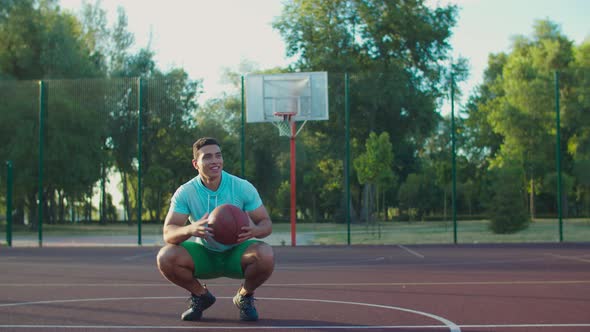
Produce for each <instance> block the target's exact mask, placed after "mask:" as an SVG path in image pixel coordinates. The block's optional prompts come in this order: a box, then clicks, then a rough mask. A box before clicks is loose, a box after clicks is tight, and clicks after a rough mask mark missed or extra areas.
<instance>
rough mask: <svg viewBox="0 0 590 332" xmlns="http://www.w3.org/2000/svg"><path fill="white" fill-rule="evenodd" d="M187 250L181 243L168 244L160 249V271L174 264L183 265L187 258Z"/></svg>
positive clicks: (157, 257)
mask: <svg viewBox="0 0 590 332" xmlns="http://www.w3.org/2000/svg"><path fill="white" fill-rule="evenodd" d="M186 254H187V252H186V249H184V248H183V247H181V246H179V245H174V244H167V245H165V246H164V247H162V248H161V249H160V251H159V252H158V255H157V256H156V261H157V263H158V268H159V269H160V271H163V270H166V269H169V268H171V267H172V266H174V265H182V263H181V262H182V261H183V260H185V257H184V256H186Z"/></svg>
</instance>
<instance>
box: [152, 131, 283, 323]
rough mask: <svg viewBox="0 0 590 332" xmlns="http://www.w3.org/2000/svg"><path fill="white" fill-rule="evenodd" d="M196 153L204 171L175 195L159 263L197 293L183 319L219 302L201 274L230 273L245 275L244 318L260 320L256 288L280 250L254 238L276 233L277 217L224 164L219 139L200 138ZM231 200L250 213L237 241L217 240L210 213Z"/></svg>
mask: <svg viewBox="0 0 590 332" xmlns="http://www.w3.org/2000/svg"><path fill="white" fill-rule="evenodd" d="M193 158H194V159H193V161H192V162H193V166H194V168H195V169H196V170H197V171H198V175H197V176H196V177H195V178H193V179H192V180H190V181H188V182H187V183H185V184H183V185H182V186H180V187H179V188H178V189H177V190H176V192H175V193H174V195H173V196H172V199H171V204H170V209H169V211H168V214H167V215H166V220H165V221H164V232H163V233H164V242H165V243H166V245H165V246H164V247H163V248H162V249H161V250H160V252H159V253H158V257H157V261H158V268H159V270H160V272H161V273H162V275H163V276H164V277H166V279H168V280H169V281H170V282H172V283H174V284H176V285H178V286H180V287H182V288H184V289H186V290H187V291H189V292H190V293H191V295H190V305H189V308H188V310H186V311H185V312H184V313H183V314H182V315H181V318H182V320H189V321H197V320H200V319H201V317H202V314H203V311H204V310H205V309H207V308H209V307H210V306H211V305H213V303H215V297H214V296H213V295H212V294H211V293H210V292H209V290H208V289H207V288H206V287H205V286H204V285H203V284H201V283H200V282H199V280H198V279H197V278H199V279H211V278H218V277H228V278H235V279H243V280H244V281H243V283H242V285H241V286H240V288H239V289H238V292H237V294H236V295H235V297H234V298H233V302H234V304H235V305H236V306H237V307H238V309H239V310H240V319H241V320H244V321H256V320H258V313H257V311H256V308H255V307H254V297H253V295H254V291H255V290H256V289H257V288H258V287H259V286H260V285H262V284H263V283H264V282H265V281H266V280H267V279H268V278H269V277H270V275H271V274H272V272H273V270H274V255H273V250H272V247H271V246H269V245H268V244H266V243H264V242H262V241H260V240H255V239H254V238H264V237H266V236H268V235H270V233H271V232H272V222H271V220H270V217H269V215H268V212H267V211H266V208H265V207H264V205H263V204H262V200H261V199H260V196H259V195H258V192H257V191H256V189H255V188H254V186H253V185H252V184H250V182H248V181H246V180H244V179H240V178H238V177H236V176H234V175H231V174H229V173H227V172H225V171H224V170H223V157H222V155H221V147H220V145H219V143H218V142H217V140H215V139H214V138H211V137H204V138H200V139H199V140H197V141H196V142H195V143H194V144H193ZM225 203H229V204H233V205H236V206H238V207H240V208H242V210H244V211H246V212H247V214H248V216H249V218H250V225H249V226H246V227H242V233H241V234H240V235H239V239H238V244H236V245H224V244H221V243H218V242H216V241H215V234H213V230H212V229H211V228H210V227H208V224H207V223H208V216H209V213H210V212H211V211H213V209H215V207H217V206H219V205H221V204H225ZM187 220H189V221H190V223H188V224H187ZM193 237H195V239H193Z"/></svg>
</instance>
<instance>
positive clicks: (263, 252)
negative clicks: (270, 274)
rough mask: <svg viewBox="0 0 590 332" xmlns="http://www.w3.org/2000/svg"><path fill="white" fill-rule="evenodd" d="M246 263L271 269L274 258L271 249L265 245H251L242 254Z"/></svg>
mask: <svg viewBox="0 0 590 332" xmlns="http://www.w3.org/2000/svg"><path fill="white" fill-rule="evenodd" d="M244 260H245V261H246V263H247V264H248V263H255V264H257V265H258V266H259V267H262V268H267V269H271V270H272V269H273V268H274V264H275V257H274V252H273V250H272V247H271V246H269V245H268V244H266V243H256V244H253V245H252V246H250V247H249V248H248V250H246V252H245V253H244Z"/></svg>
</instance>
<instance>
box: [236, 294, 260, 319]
mask: <svg viewBox="0 0 590 332" xmlns="http://www.w3.org/2000/svg"><path fill="white" fill-rule="evenodd" d="M254 300H255V299H254V295H245V296H244V295H240V291H238V294H236V296H234V304H235V305H236V307H238V309H240V320H243V321H257V320H258V312H257V311H256V307H254Z"/></svg>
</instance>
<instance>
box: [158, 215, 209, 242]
mask: <svg viewBox="0 0 590 332" xmlns="http://www.w3.org/2000/svg"><path fill="white" fill-rule="evenodd" d="M187 220H188V214H183V213H178V212H174V211H172V210H170V211H168V214H167V215H166V219H165V221H164V231H163V233H164V242H165V243H169V244H180V243H182V242H184V241H186V240H188V239H189V238H190V237H191V236H197V237H205V235H206V234H207V233H209V232H211V231H212V229H211V228H210V227H208V226H207V223H208V221H209V214H208V213H206V214H205V215H204V216H203V217H202V218H201V219H199V220H198V221H197V222H195V223H190V224H188V225H185V224H186V221H187Z"/></svg>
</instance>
